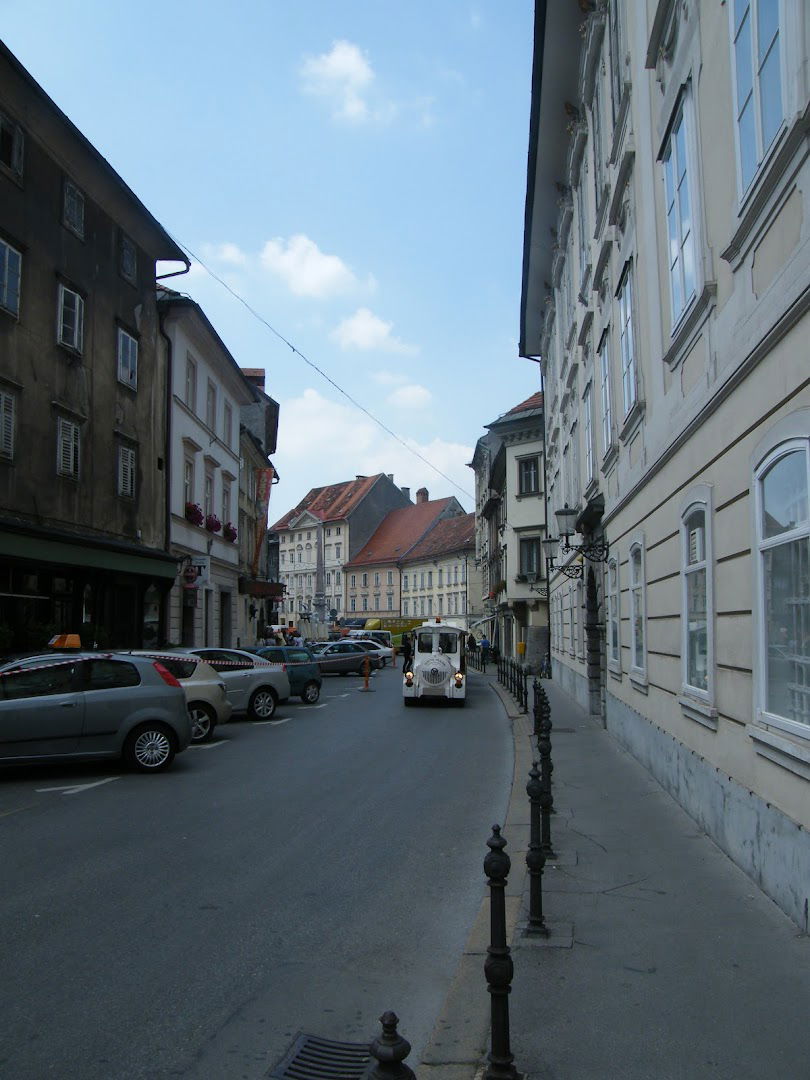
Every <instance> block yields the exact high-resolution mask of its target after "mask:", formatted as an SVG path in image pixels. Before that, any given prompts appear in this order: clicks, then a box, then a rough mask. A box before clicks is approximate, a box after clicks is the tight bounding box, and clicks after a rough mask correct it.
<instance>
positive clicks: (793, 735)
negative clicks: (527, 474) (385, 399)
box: [520, 0, 810, 931]
mask: <svg viewBox="0 0 810 1080" xmlns="http://www.w3.org/2000/svg"><path fill="white" fill-rule="evenodd" d="M583 8H584V9H585V13H583ZM809 42H810V8H808V5H807V4H806V3H804V2H802V0H783V2H781V3H769V2H766V0H737V2H735V3H733V4H732V3H728V4H689V3H683V2H681V0H647V2H645V3H640V4H629V3H624V2H612V3H606V2H604V0H600V2H597V3H594V4H590V5H579V4H575V3H553V4H547V3H542V2H538V3H537V5H536V21H535V60H534V74H533V86H532V105H531V118H530V136H529V172H528V190H527V202H526V232H525V247H524V277H523V296H522V310H521V346H520V348H521V353H522V355H524V356H527V357H530V358H532V359H538V358H539V360H540V362H541V365H542V372H543V383H544V389H545V405H546V425H545V426H546V445H547V452H548V460H547V483H548V502H549V510H550V513H549V517H550V519H551V520H552V521H554V520H555V517H557V515H558V514H559V512H560V511H563V514H562V515H561V516H560V517H558V518H557V520H558V521H559V522H560V525H559V526H558V527H556V528H551V529H550V530H549V531H550V532H551V534H552V536H551V539H554V538H555V537H558V536H561V537H562V540H563V543H562V545H560V547H559V548H558V551H557V556H556V563H555V565H556V567H557V570H556V571H555V573H554V574H553V575H552V579H551V583H550V604H551V626H552V634H551V643H552V658H553V666H554V677H555V678H556V679H559V681H560V682H561V684H562V685H563V687H564V688H565V689H566V690H568V691H569V692H570V693H571V694H573V695H575V696H576V697H577V698H578V699H579V700H580V701H581V702H582V703H583V704H584V705H586V707H588V708H589V709H590V711H591V713H592V715H593V716H594V718H595V719H596V720H598V721H600V722H602V723H604V724H605V725H606V727H607V728H608V729H609V731H611V732H612V733H613V734H614V735H615V736H616V737H617V738H618V739H619V740H620V741H621V742H622V743H623V744H624V745H625V746H626V747H627V748H628V749H629V750H630V751H631V752H632V753H633V754H634V755H636V757H638V758H639V759H640V760H641V761H642V762H643V763H644V764H645V765H646V766H647V767H648V768H649V769H650V770H651V772H652V773H653V774H654V775H655V776H656V778H657V779H658V780H659V781H660V782H661V783H662V784H663V785H664V786H665V787H666V788H667V790H669V791H670V792H671V793H672V794H673V796H674V797H675V798H677V799H678V800H679V801H680V802H681V804H682V805H683V806H684V808H685V809H686V810H687V811H688V812H689V813H690V814H691V815H692V816H693V817H694V818H695V819H696V820H697V821H698V822H699V824H700V825H701V826H702V827H703V828H704V829H705V830H706V831H707V832H708V833H709V835H710V836H712V837H713V838H714V840H716V842H717V843H718V844H719V845H720V846H721V847H722V848H723V849H724V850H725V851H726V852H727V853H728V854H729V855H730V856H731V857H732V858H733V859H734V860H736V862H737V863H738V864H739V865H740V866H741V867H742V868H743V869H744V870H745V871H746V872H747V873H748V874H750V876H751V877H752V878H753V879H754V880H755V881H756V882H757V883H758V884H759V885H760V886H761V887H762V888H763V889H764V890H765V891H766V892H767V893H768V894H769V895H770V896H771V897H772V898H773V899H774V900H775V901H776V902H777V903H778V904H779V905H780V906H781V907H782V908H783V909H784V910H785V911H786V912H787V913H788V914H789V915H790V916H791V917H792V918H793V919H795V921H796V922H797V923H798V924H799V925H800V926H802V927H803V929H804V930H805V931H806V930H807V929H808V921H807V920H808V904H809V903H810V889H809V888H808V883H810V831H809V830H810V786H809V785H810V380H809V379H808V370H810V369H808V359H807V357H808V349H807V341H808V336H809V334H810V322H809V321H808V307H810V157H808V132H809V131H810V106H809V104H808V103H809V102H810V81H809V80H810V63H808V60H809V59H810V47H809ZM566 509H567V511H568V512H566ZM583 556H584V558H583ZM576 562H581V563H582V566H583V567H584V576H583V579H582V584H583V586H584V596H583V593H582V592H580V590H579V588H578V585H576V586H575V587H574V588H572V584H573V583H574V582H573V581H572V580H571V579H569V578H568V577H566V576H565V575H564V574H563V573H562V572H561V571H562V570H563V569H564V568H568V567H570V566H571V564H572V563H576ZM583 616H584V618H583Z"/></svg>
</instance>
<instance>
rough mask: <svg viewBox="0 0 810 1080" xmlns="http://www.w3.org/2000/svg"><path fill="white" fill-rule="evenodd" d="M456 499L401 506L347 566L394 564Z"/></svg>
mask: <svg viewBox="0 0 810 1080" xmlns="http://www.w3.org/2000/svg"><path fill="white" fill-rule="evenodd" d="M454 501H455V499H453V498H452V497H451V498H448V499H433V500H431V501H430V502H422V503H416V504H415V505H414V506H402V507H400V508H399V509H398V510H392V511H391V512H390V513H389V514H387V515H386V516H385V517H384V518H383V520H382V521H381V522H380V524H379V525H378V526H377V529H376V530H375V532H374V533H372V535H371V538H370V539H369V541H368V542H367V543H366V545H365V547H363V548H361V549H360V551H358V553H357V554H356V555H355V557H354V558H353V559H352V560H351V562H347V563H346V564H345V566H346V567H355V566H371V565H376V564H378V563H394V562H398V561H399V560H400V559H402V558H404V556H405V555H406V554H407V553H408V552H409V551H410V550H411V548H412V547H413V546H414V544H418V543H419V541H420V540H421V539H422V537H423V536H424V535H425V534H426V532H427V531H428V530H429V529H431V528H432V527H433V526H435V525H436V522H437V521H438V519H439V517H440V516H441V514H442V513H443V512H444V511H445V510H447V508H448V507H449V505H450V503H451V502H454Z"/></svg>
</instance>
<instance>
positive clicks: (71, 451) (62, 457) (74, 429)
mask: <svg viewBox="0 0 810 1080" xmlns="http://www.w3.org/2000/svg"><path fill="white" fill-rule="evenodd" d="M58 441H59V459H58V462H57V465H58V470H59V472H60V473H61V474H62V475H63V476H73V477H78V475H79V426H78V424H73V423H71V422H70V421H69V420H62V419H61V418H60V419H59V428H58Z"/></svg>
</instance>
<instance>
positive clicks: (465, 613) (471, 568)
mask: <svg viewBox="0 0 810 1080" xmlns="http://www.w3.org/2000/svg"><path fill="white" fill-rule="evenodd" d="M400 568H401V575H402V577H401V580H402V600H401V603H402V618H403V619H408V618H411V619H415V618H425V619H434V618H436V616H437V615H438V616H441V617H442V618H443V619H446V620H447V622H449V623H452V624H453V625H454V626H463V627H464V628H465V629H469V628H470V626H471V625H472V624H473V623H476V622H478V620H480V619H481V613H482V600H481V570H480V566H478V565H476V560H475V514H460V515H458V516H455V517H450V518H446V519H444V520H441V521H438V522H437V523H436V525H434V527H433V528H432V529H431V530H430V532H429V533H428V534H427V536H426V537H425V538H424V539H423V540H421V541H420V542H419V543H418V544H416V545H415V546H414V547H413V548H412V549H411V551H410V552H409V553H408V554H407V555H406V556H405V557H404V558H403V560H402V562H401V564H400Z"/></svg>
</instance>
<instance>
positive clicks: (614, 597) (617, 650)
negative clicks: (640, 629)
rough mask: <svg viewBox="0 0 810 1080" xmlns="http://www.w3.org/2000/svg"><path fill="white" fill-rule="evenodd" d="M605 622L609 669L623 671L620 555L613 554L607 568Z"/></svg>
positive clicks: (616, 671) (617, 673) (618, 672)
mask: <svg viewBox="0 0 810 1080" xmlns="http://www.w3.org/2000/svg"><path fill="white" fill-rule="evenodd" d="M605 622H606V631H607V642H606V645H607V650H606V651H607V662H608V669H609V670H610V671H612V672H613V673H614V674H616V675H621V671H622V590H621V574H620V567H619V557H618V555H617V554H614V555H611V557H610V559H608V563H607V567H606V569H605Z"/></svg>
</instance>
